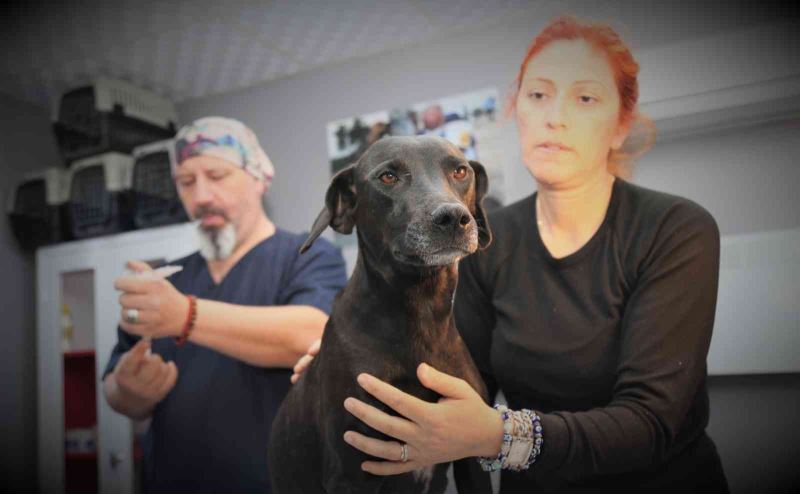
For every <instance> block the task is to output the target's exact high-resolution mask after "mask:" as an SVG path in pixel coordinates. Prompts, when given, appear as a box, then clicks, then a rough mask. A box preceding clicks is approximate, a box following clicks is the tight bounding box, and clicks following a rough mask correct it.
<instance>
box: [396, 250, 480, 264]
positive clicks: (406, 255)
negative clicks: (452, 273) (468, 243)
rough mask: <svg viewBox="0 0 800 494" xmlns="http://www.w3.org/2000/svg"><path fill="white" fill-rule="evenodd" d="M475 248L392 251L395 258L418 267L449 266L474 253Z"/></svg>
mask: <svg viewBox="0 0 800 494" xmlns="http://www.w3.org/2000/svg"><path fill="white" fill-rule="evenodd" d="M474 251H475V249H469V248H468V247H463V248H462V247H444V248H441V249H437V250H434V251H430V252H420V251H414V252H404V251H401V250H394V249H393V251H392V255H393V256H394V258H395V259H397V260H398V261H400V262H401V263H403V264H408V265H410V266H417V267H431V266H449V265H451V264H454V263H457V262H458V261H460V260H461V258H462V257H465V256H468V255H469V254H472V253H473V252H474Z"/></svg>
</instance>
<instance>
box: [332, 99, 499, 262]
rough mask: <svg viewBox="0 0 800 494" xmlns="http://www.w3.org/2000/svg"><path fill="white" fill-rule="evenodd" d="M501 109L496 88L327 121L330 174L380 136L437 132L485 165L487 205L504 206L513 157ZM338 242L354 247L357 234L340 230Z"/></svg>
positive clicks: (468, 155) (471, 158)
mask: <svg viewBox="0 0 800 494" xmlns="http://www.w3.org/2000/svg"><path fill="white" fill-rule="evenodd" d="M500 113H501V109H500V105H499V98H498V92H497V89H493V88H492V89H484V90H480V91H474V92H470V93H463V94H458V95H454V96H449V97H445V98H440V99H436V100H431V101H423V102H420V103H416V104H412V105H409V106H408V107H404V108H393V109H391V110H386V111H378V112H373V113H368V114H364V115H359V116H354V117H349V118H343V119H340V120H335V121H333V122H329V123H328V125H327V138H328V159H329V162H330V169H331V170H330V171H331V175H333V174H335V173H336V172H338V171H339V170H341V169H343V168H345V167H346V166H348V165H350V164H351V163H355V162H356V161H358V159H359V157H361V155H362V154H363V153H364V151H366V149H367V148H368V147H369V146H370V145H371V144H372V143H374V142H375V141H377V140H378V139H380V138H381V137H384V136H413V135H436V136H439V137H443V138H444V139H447V140H448V141H450V142H451V143H453V144H455V145H456V146H458V147H459V149H461V152H463V153H464V156H465V157H466V158H467V159H468V160H475V161H479V162H480V163H481V164H482V165H483V166H484V168H485V169H486V174H487V176H488V178H489V190H488V193H487V195H486V198H485V201H484V205H485V206H486V208H487V209H493V208H495V207H498V206H501V205H503V204H505V199H506V197H505V196H506V194H505V184H504V173H503V171H504V170H505V169H506V166H507V161H508V160H509V159H513V158H514V153H511V152H510V151H511V150H509V149H508V144H507V139H505V135H504V133H503V130H502V129H501V124H500V119H501V115H500ZM336 243H337V244H338V245H340V246H342V247H351V246H354V245H355V243H356V240H355V235H340V234H336Z"/></svg>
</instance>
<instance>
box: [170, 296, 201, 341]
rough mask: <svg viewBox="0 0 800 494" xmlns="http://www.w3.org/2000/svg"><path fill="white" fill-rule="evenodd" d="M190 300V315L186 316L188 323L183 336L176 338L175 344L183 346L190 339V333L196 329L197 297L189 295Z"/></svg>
mask: <svg viewBox="0 0 800 494" xmlns="http://www.w3.org/2000/svg"><path fill="white" fill-rule="evenodd" d="M186 298H188V299H189V313H188V314H186V322H185V323H183V329H181V335H180V336H176V337H175V344H176V345H177V346H182V345H183V344H184V343H186V340H188V339H189V332H190V331H191V330H192V329H194V321H195V319H197V297H195V296H194V295H187V296H186Z"/></svg>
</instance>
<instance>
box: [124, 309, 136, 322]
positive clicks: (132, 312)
mask: <svg viewBox="0 0 800 494" xmlns="http://www.w3.org/2000/svg"><path fill="white" fill-rule="evenodd" d="M125 320H126V321H128V322H129V323H131V324H136V323H137V322H138V321H139V309H127V310H125Z"/></svg>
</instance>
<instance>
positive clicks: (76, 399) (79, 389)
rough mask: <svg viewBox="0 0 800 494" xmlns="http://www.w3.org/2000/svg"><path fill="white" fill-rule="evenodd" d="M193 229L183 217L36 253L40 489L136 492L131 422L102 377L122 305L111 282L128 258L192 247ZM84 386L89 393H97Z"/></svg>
mask: <svg viewBox="0 0 800 494" xmlns="http://www.w3.org/2000/svg"><path fill="white" fill-rule="evenodd" d="M193 230H194V227H193V226H192V225H191V224H183V225H176V226H169V227H163V228H156V229H151V230H142V231H136V232H130V233H125V234H120V235H114V236H109V237H101V238H97V239H90V240H83V241H80V242H72V243H68V244H62V245H57V246H52V247H46V248H43V249H40V250H39V251H38V252H37V315H38V317H37V343H38V367H39V372H38V396H39V406H38V417H39V479H40V482H41V485H40V487H41V490H42V492H47V493H50V492H56V493H61V492H65V491H66V492H72V491H78V492H101V493H115V494H116V493H120V494H133V492H134V486H135V468H134V448H133V438H134V436H133V429H132V427H131V421H130V420H129V419H128V418H127V417H125V416H123V415H120V414H118V413H116V412H114V411H113V410H112V409H111V408H110V407H109V406H108V404H107V403H106V401H105V397H104V396H103V391H102V385H101V382H100V378H101V377H102V373H103V371H104V370H105V366H106V363H107V362H108V358H109V356H110V355H111V351H112V349H113V347H114V345H115V344H116V341H117V334H116V328H117V324H118V322H119V313H120V306H119V302H118V297H119V293H118V292H117V291H116V290H114V287H113V282H114V279H115V278H116V277H118V276H120V275H122V274H123V273H124V271H125V262H126V261H128V260H130V259H138V260H145V261H150V260H167V261H168V260H173V259H176V258H179V257H182V256H185V255H187V254H188V253H190V252H192V251H193V250H196V248H195V245H196V244H195V241H194V231H193ZM65 303H66V304H67V305H68V306H69V307H70V312H71V314H70V315H71V318H72V324H73V326H74V333H73V338H72V344H71V345H70V348H66V349H65V348H64V346H63V341H62V317H63V314H62V310H63V306H64V304H65ZM65 350H67V351H66V352H65ZM65 380H66V381H65ZM87 390H88V391H87ZM87 393H89V394H90V395H91V394H92V393H93V394H94V399H92V398H91V396H90V397H87ZM65 404H66V407H65ZM92 423H93V424H94V426H92ZM92 434H93V436H92ZM87 435H88V437H87ZM76 438H77V439H76ZM81 438H83V439H81ZM91 438H93V439H94V443H93V444H92V445H91V447H90V446H89V444H88V442H89V440H90V439H91ZM92 448H93V449H92Z"/></svg>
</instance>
